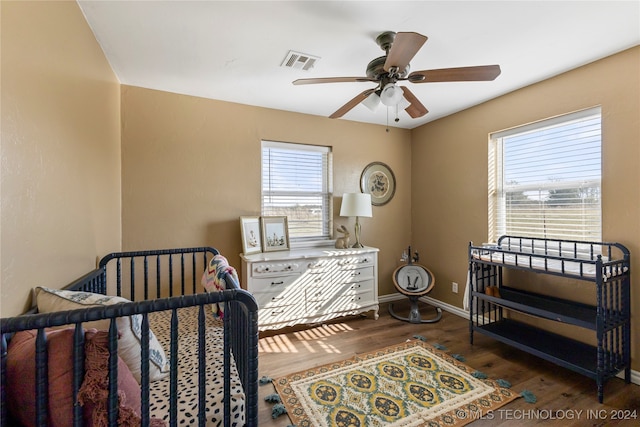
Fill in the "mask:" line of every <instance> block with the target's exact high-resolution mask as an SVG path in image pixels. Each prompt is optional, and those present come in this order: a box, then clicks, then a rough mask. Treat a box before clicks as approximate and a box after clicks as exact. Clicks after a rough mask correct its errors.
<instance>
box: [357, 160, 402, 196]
mask: <svg viewBox="0 0 640 427" xmlns="http://www.w3.org/2000/svg"><path fill="white" fill-rule="evenodd" d="M360 191H362V192H363V193H369V194H371V204H372V205H374V206H382V205H384V204H387V203H389V201H390V200H391V199H392V198H393V195H394V194H395V193H396V176H395V175H394V174H393V171H392V170H391V168H390V167H389V166H387V165H386V164H384V163H382V162H373V163H369V164H368V165H367V166H365V168H364V170H363V171H362V175H361V176H360Z"/></svg>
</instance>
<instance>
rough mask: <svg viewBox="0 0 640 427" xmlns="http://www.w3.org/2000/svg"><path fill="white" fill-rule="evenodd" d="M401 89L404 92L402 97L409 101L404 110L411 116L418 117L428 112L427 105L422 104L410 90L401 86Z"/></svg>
mask: <svg viewBox="0 0 640 427" xmlns="http://www.w3.org/2000/svg"><path fill="white" fill-rule="evenodd" d="M401 87H402V91H403V92H404V98H405V99H406V100H407V101H409V102H410V103H411V105H409V106H408V107H407V108H405V109H404V111H406V112H407V114H409V115H410V116H411V117H412V118H414V119H416V118H418V117H422V116H424V115H425V114H427V113H428V112H429V110H427V107H425V106H424V105H422V103H421V102H420V101H418V98H416V96H415V95H414V94H413V92H411V91H410V90H409V89H408V88H406V87H404V86H401Z"/></svg>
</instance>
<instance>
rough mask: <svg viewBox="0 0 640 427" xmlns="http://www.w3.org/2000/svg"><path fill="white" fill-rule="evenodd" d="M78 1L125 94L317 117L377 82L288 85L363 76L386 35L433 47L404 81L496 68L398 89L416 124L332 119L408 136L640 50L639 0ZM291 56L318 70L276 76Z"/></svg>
mask: <svg viewBox="0 0 640 427" xmlns="http://www.w3.org/2000/svg"><path fill="white" fill-rule="evenodd" d="M78 3H79V5H80V7H81V8H82V11H83V12H84V14H85V16H86V19H87V21H88V23H89V25H90V27H91V29H92V30H93V32H94V33H95V35H96V38H97V40H98V42H99V43H100V45H101V46H102V48H103V50H104V52H105V54H106V56H107V59H108V60H109V63H110V64H111V66H112V67H113V70H114V72H115V73H116V75H117V77H118V79H119V80H120V82H121V83H122V84H126V85H132V86H140V87H144V88H151V89H157V90H162V91H168V92H175V93H180V94H186V95H193V96H199V97H204V98H211V99H218V100H223V101H229V102H236V103H240V104H247V105H254V106H260V107H267V108H274V109H279V110H286V111H295V112H300V113H306V114H313V115H319V116H324V117H327V116H329V115H330V114H332V113H333V112H334V111H335V110H337V109H338V108H339V107H341V106H342V105H343V104H345V103H346V102H347V101H349V100H350V99H352V98H353V97H354V96H356V95H357V94H359V93H360V92H362V91H363V90H365V89H368V88H371V87H375V84H374V83H371V82H367V83H330V84H317V85H304V86H294V85H293V84H292V81H293V80H295V79H299V78H312V77H313V78H315V77H343V76H349V77H352V76H365V75H366V67H367V64H368V63H369V61H371V60H372V59H374V58H376V57H379V56H383V55H384V51H382V50H381V49H380V48H379V47H378V45H377V44H376V42H375V38H376V36H377V35H378V34H380V33H381V32H384V31H396V32H404V31H414V32H417V33H420V34H424V35H425V36H427V37H428V38H429V39H428V41H427V42H426V43H425V45H424V46H423V47H422V48H421V50H420V51H419V52H418V53H417V54H416V55H415V57H414V58H413V60H412V61H411V64H410V65H411V71H416V70H425V69H433V68H449V67H461V66H472V65H490V64H499V65H500V66H501V69H502V74H501V75H500V76H498V78H497V79H496V80H494V81H491V82H460V83H452V82H448V83H423V84H413V83H410V82H408V81H405V82H402V84H403V85H406V86H408V87H409V88H410V89H411V91H412V92H413V93H414V94H415V95H416V96H417V98H418V99H419V100H420V101H421V102H422V103H423V104H424V105H425V106H426V107H427V109H428V110H429V113H428V114H427V115H425V116H423V117H422V118H418V119H412V118H411V117H409V115H407V114H406V113H405V112H404V111H400V114H399V118H400V120H399V122H397V123H394V121H393V119H394V118H395V109H391V110H390V111H389V112H388V114H387V110H386V108H380V109H379V110H378V111H377V112H376V113H373V112H371V111H370V110H369V109H367V108H366V107H365V106H363V105H357V106H356V107H355V108H353V109H352V110H351V111H350V112H348V113H347V114H345V115H344V116H343V118H341V119H337V120H354V121H359V122H366V123H377V124H382V125H386V124H387V122H389V125H391V126H396V127H401V128H407V129H412V128H414V127H416V126H419V125H422V124H424V123H427V122H429V121H432V120H435V119H438V118H441V117H444V116H447V115H449V114H452V113H455V112H457V111H460V110H463V109H466V108H468V107H471V106H473V105H476V104H479V103H482V102H484V101H487V100H489V99H492V98H495V97H497V96H500V95H503V94H505V93H508V92H511V91H513V90H515V89H518V88H521V87H524V86H527V85H530V84H532V83H535V82H538V81H541V80H544V79H548V78H549V77H552V76H555V75H557V74H560V73H563V72H565V71H568V70H571V69H573V68H576V67H579V66H581V65H584V64H587V63H590V62H593V61H595V60H597V59H600V58H603V57H605V56H609V55H611V54H614V53H617V52H619V51H622V50H624V49H627V48H630V47H632V46H635V45H638V44H640V1H638V0H634V1H344V0H343V1H335V2H334V1H212V0H210V1H184V0H182V1H177V0H174V1H149V0H147V1H140V0H137V1H84V0H79V1H78ZM289 50H294V51H298V52H302V53H306V54H309V55H314V56H319V57H320V60H319V62H318V63H317V64H316V66H315V67H314V68H313V69H312V70H310V71H303V70H298V69H287V68H283V67H281V63H282V62H283V60H284V59H285V57H286V56H287V54H288V52H289ZM611 78H615V76H611ZM594 84H597V82H594ZM550 102H552V100H550Z"/></svg>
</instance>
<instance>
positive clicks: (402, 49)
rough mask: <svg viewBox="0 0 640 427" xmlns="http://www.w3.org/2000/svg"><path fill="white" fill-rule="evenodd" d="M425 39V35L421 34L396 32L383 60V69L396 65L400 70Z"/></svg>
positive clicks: (387, 69)
mask: <svg viewBox="0 0 640 427" xmlns="http://www.w3.org/2000/svg"><path fill="white" fill-rule="evenodd" d="M426 41H427V37H426V36H423V35H422V34H418V33H413V32H411V33H397V34H396V37H395V40H394V41H393V44H392V45H391V49H389V53H388V54H387V59H386V60H385V62H384V70H385V71H389V69H391V67H398V70H399V71H400V72H402V71H403V70H404V69H405V68H406V67H407V65H409V62H411V60H412V59H413V57H414V56H415V54H416V53H418V51H419V50H420V48H421V47H422V45H423V44H424V43H425V42H426Z"/></svg>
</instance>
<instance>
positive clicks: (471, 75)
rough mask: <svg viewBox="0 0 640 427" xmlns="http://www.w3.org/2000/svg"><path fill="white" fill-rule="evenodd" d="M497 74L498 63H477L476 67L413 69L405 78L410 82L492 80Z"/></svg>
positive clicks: (498, 73) (498, 69) (498, 72)
mask: <svg viewBox="0 0 640 427" xmlns="http://www.w3.org/2000/svg"><path fill="white" fill-rule="evenodd" d="M499 75H500V66H499V65H479V66H477V67H460V68H441V69H438V70H423V71H414V72H413V73H411V74H409V77H407V80H409V81H410V82H412V83H437V82H473V81H490V80H494V79H495V78H496V77H498V76H499Z"/></svg>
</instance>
